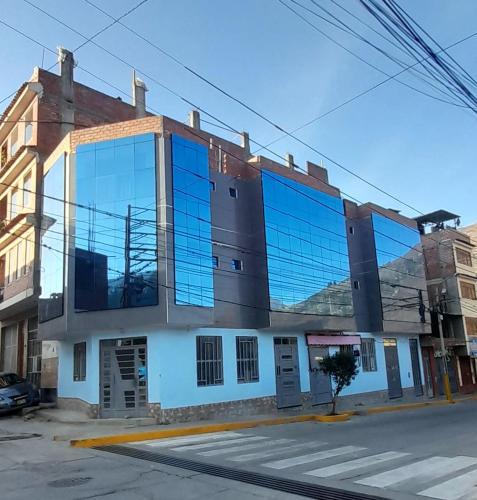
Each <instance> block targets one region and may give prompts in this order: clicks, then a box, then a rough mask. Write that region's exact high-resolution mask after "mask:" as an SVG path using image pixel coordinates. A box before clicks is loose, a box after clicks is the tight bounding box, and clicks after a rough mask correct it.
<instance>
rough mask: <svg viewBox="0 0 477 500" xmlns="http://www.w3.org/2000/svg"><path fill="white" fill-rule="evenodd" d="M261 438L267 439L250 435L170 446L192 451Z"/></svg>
mask: <svg viewBox="0 0 477 500" xmlns="http://www.w3.org/2000/svg"><path fill="white" fill-rule="evenodd" d="M263 439H269V438H267V437H266V436H251V437H243V438H237V439H227V440H226V441H212V442H210V443H199V444H189V445H185V446H179V447H177V448H171V450H172V451H179V452H180V451H194V450H202V449H204V448H215V447H220V446H230V445H231V444H236V443H248V442H251V441H262V440H263Z"/></svg>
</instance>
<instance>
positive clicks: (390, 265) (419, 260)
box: [372, 214, 428, 322]
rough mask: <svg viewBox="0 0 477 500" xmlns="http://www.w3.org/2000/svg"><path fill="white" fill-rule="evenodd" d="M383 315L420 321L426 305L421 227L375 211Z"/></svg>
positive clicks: (374, 222)
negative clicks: (413, 226)
mask: <svg viewBox="0 0 477 500" xmlns="http://www.w3.org/2000/svg"><path fill="white" fill-rule="evenodd" d="M372 222H373V230H374V240H375V246H376V258H377V262H378V269H379V271H378V274H379V283H380V288H381V302H382V309H383V318H384V319H386V320H395V321H409V322H419V321H420V320H421V316H422V314H423V311H422V308H423V306H427V302H428V301H427V290H426V281H425V270H424V269H425V268H424V256H423V254H422V248H421V238H420V235H419V231H417V229H413V228H411V227H409V226H405V225H403V224H400V223H399V222H396V221H393V220H391V219H389V218H387V217H384V216H382V215H379V214H372Z"/></svg>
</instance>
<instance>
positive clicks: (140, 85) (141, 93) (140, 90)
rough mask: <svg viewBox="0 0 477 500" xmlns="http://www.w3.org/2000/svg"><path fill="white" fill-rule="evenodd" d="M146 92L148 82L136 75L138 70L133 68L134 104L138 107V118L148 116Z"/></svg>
mask: <svg viewBox="0 0 477 500" xmlns="http://www.w3.org/2000/svg"><path fill="white" fill-rule="evenodd" d="M146 92H147V87H146V84H145V83H144V82H143V81H142V80H141V79H140V78H138V77H137V76H136V71H135V70H133V77H132V98H133V101H132V104H133V106H134V107H135V108H136V118H144V117H145V116H146Z"/></svg>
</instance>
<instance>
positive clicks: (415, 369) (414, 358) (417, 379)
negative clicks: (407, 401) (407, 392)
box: [409, 339, 424, 396]
mask: <svg viewBox="0 0 477 500" xmlns="http://www.w3.org/2000/svg"><path fill="white" fill-rule="evenodd" d="M409 350H410V351H411V364H412V378H413V380H414V394H415V395H416V396H422V395H423V394H424V391H423V389H422V378H421V364H420V363H419V344H418V341H417V339H409Z"/></svg>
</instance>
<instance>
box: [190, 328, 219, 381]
mask: <svg viewBox="0 0 477 500" xmlns="http://www.w3.org/2000/svg"><path fill="white" fill-rule="evenodd" d="M196 347H197V385H198V386H206V385H221V384H223V383H224V369H223V358H222V337H201V336H199V337H197V340H196Z"/></svg>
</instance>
